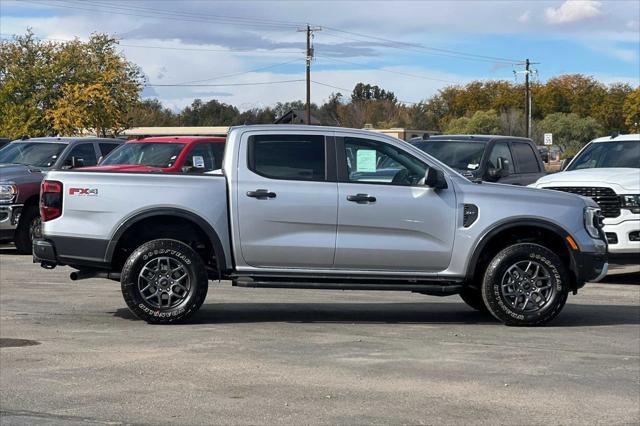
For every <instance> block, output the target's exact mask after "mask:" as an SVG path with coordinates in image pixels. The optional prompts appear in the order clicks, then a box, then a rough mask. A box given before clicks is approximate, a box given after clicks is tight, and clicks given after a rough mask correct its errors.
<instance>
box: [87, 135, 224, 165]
mask: <svg viewBox="0 0 640 426" xmlns="http://www.w3.org/2000/svg"><path fill="white" fill-rule="evenodd" d="M225 141H226V139H225V138H223V137H208V136H164V137H150V138H144V139H135V140H131V141H129V142H127V143H125V144H123V145H122V146H120V147H119V148H117V149H115V150H113V151H112V152H111V153H110V154H109V155H108V156H106V157H105V158H104V159H103V160H102V161H101V162H100V164H99V165H98V166H93V167H83V168H82V169H83V170H96V171H99V170H102V171H120V172H174V173H190V172H200V173H202V172H208V171H211V170H216V169H219V168H220V167H221V165H222V156H223V154H224V146H225Z"/></svg>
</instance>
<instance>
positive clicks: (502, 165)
mask: <svg viewBox="0 0 640 426" xmlns="http://www.w3.org/2000/svg"><path fill="white" fill-rule="evenodd" d="M496 162H497V163H498V164H496V167H495V168H493V167H492V168H490V169H489V170H487V174H488V175H489V178H490V179H491V180H494V181H496V180H498V179H500V178H503V177H505V176H509V160H507V159H506V158H504V157H498V159H497V160H496Z"/></svg>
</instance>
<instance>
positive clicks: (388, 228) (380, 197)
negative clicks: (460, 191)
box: [335, 137, 457, 272]
mask: <svg viewBox="0 0 640 426" xmlns="http://www.w3.org/2000/svg"><path fill="white" fill-rule="evenodd" d="M336 151H337V156H338V162H337V164H338V179H339V183H338V235H337V239H336V256H335V268H337V269H339V268H343V269H359V270H377V271H385V272H412V271H418V272H436V271H441V270H444V269H446V268H447V267H448V266H449V262H450V260H451V251H452V248H453V237H454V232H455V222H456V216H457V215H456V213H455V212H456V204H455V203H456V199H455V193H454V190H453V188H452V186H451V185H449V188H447V189H443V190H439V191H435V190H434V189H432V188H429V187H427V186H425V185H424V184H423V183H422V182H423V178H424V176H425V172H426V169H427V167H428V165H427V164H426V163H425V162H423V161H422V160H420V159H418V158H416V157H414V156H413V155H412V154H410V153H407V152H405V151H403V150H402V149H400V148H399V147H398V146H395V145H392V144H390V143H389V142H384V141H381V140H376V139H373V138H371V139H369V138H361V137H357V138H356V137H344V138H340V137H338V138H337V140H336Z"/></svg>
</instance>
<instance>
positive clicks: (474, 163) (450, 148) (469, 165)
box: [414, 140, 486, 170]
mask: <svg viewBox="0 0 640 426" xmlns="http://www.w3.org/2000/svg"><path fill="white" fill-rule="evenodd" d="M414 146H415V147H416V148H420V149H421V150H423V151H424V152H426V153H427V154H429V155H431V156H433V157H435V158H436V159H438V160H440V161H442V162H443V163H445V164H446V165H447V166H449V167H453V168H454V169H458V170H476V169H477V168H478V167H480V160H481V159H482V154H484V148H485V146H486V142H480V141H473V142H466V141H428V140H427V141H424V142H418V143H416V144H415V145H414Z"/></svg>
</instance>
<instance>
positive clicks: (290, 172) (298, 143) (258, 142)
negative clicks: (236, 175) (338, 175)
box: [249, 135, 326, 181]
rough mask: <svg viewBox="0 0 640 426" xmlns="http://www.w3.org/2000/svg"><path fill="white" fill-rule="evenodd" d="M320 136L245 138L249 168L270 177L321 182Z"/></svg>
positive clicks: (324, 162) (322, 159)
mask: <svg viewBox="0 0 640 426" xmlns="http://www.w3.org/2000/svg"><path fill="white" fill-rule="evenodd" d="M325 164H326V161H325V146H324V136H316V135H299V136H298V135H261V136H252V137H251V138H250V139H249V169H250V170H252V171H253V172H255V173H257V174H259V175H261V176H264V177H267V178H271V179H287V180H310V181H323V180H325V179H326V174H325Z"/></svg>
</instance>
